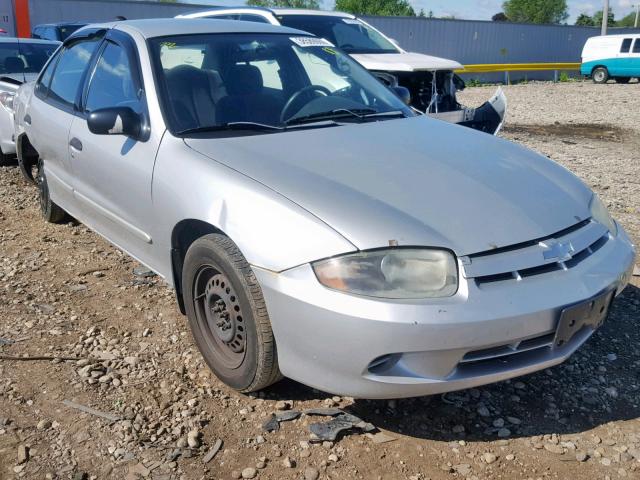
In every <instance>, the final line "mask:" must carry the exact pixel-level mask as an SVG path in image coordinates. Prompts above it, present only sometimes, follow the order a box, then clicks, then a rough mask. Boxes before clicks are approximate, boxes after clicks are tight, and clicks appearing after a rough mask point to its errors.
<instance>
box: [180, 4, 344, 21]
mask: <svg viewBox="0 0 640 480" xmlns="http://www.w3.org/2000/svg"><path fill="white" fill-rule="evenodd" d="M231 11H233V12H261V13H270V14H272V15H281V16H282V15H285V16H286V15H316V16H322V17H342V18H356V17H355V16H354V15H352V14H350V13H345V12H336V11H334V10H312V9H308V8H284V7H274V8H270V7H254V6H241V7H219V8H212V9H211V10H198V11H195V12H189V13H186V14H184V15H207V14H214V13H216V14H217V13H224V12H231ZM182 16H183V15H178V17H182Z"/></svg>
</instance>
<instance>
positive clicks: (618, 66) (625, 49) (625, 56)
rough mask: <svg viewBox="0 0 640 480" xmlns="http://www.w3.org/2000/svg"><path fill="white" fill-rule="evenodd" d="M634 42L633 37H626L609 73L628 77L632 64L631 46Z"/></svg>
mask: <svg viewBox="0 0 640 480" xmlns="http://www.w3.org/2000/svg"><path fill="white" fill-rule="evenodd" d="M632 44H633V38H632V37H625V38H623V39H622V43H621V44H620V51H619V52H618V55H617V59H616V61H615V63H614V64H613V65H611V66H609V67H608V68H609V74H610V75H611V76H614V77H617V76H621V77H628V76H629V72H630V66H631V46H632Z"/></svg>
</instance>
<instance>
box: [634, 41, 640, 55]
mask: <svg viewBox="0 0 640 480" xmlns="http://www.w3.org/2000/svg"><path fill="white" fill-rule="evenodd" d="M633 53H640V38H636V41H635V42H634V44H633Z"/></svg>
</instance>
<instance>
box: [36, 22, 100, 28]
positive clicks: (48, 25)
mask: <svg viewBox="0 0 640 480" xmlns="http://www.w3.org/2000/svg"><path fill="white" fill-rule="evenodd" d="M87 23H88V22H58V23H39V24H38V25H34V27H33V28H38V27H64V26H66V25H87Z"/></svg>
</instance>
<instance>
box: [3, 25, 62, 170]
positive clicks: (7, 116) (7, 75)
mask: <svg viewBox="0 0 640 480" xmlns="http://www.w3.org/2000/svg"><path fill="white" fill-rule="evenodd" d="M58 45H60V42H51V41H49V40H34V39H31V38H11V37H3V38H0V165H3V164H7V163H9V162H13V161H14V158H15V154H16V145H15V135H14V118H13V108H14V100H15V97H16V92H17V90H18V88H19V87H20V85H22V84H23V83H25V82H30V81H32V80H35V79H36V77H37V76H38V73H40V70H41V69H42V66H43V65H44V64H45V63H46V61H47V60H48V59H49V57H50V56H51V54H53V52H54V51H55V50H56V49H57V48H58Z"/></svg>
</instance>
